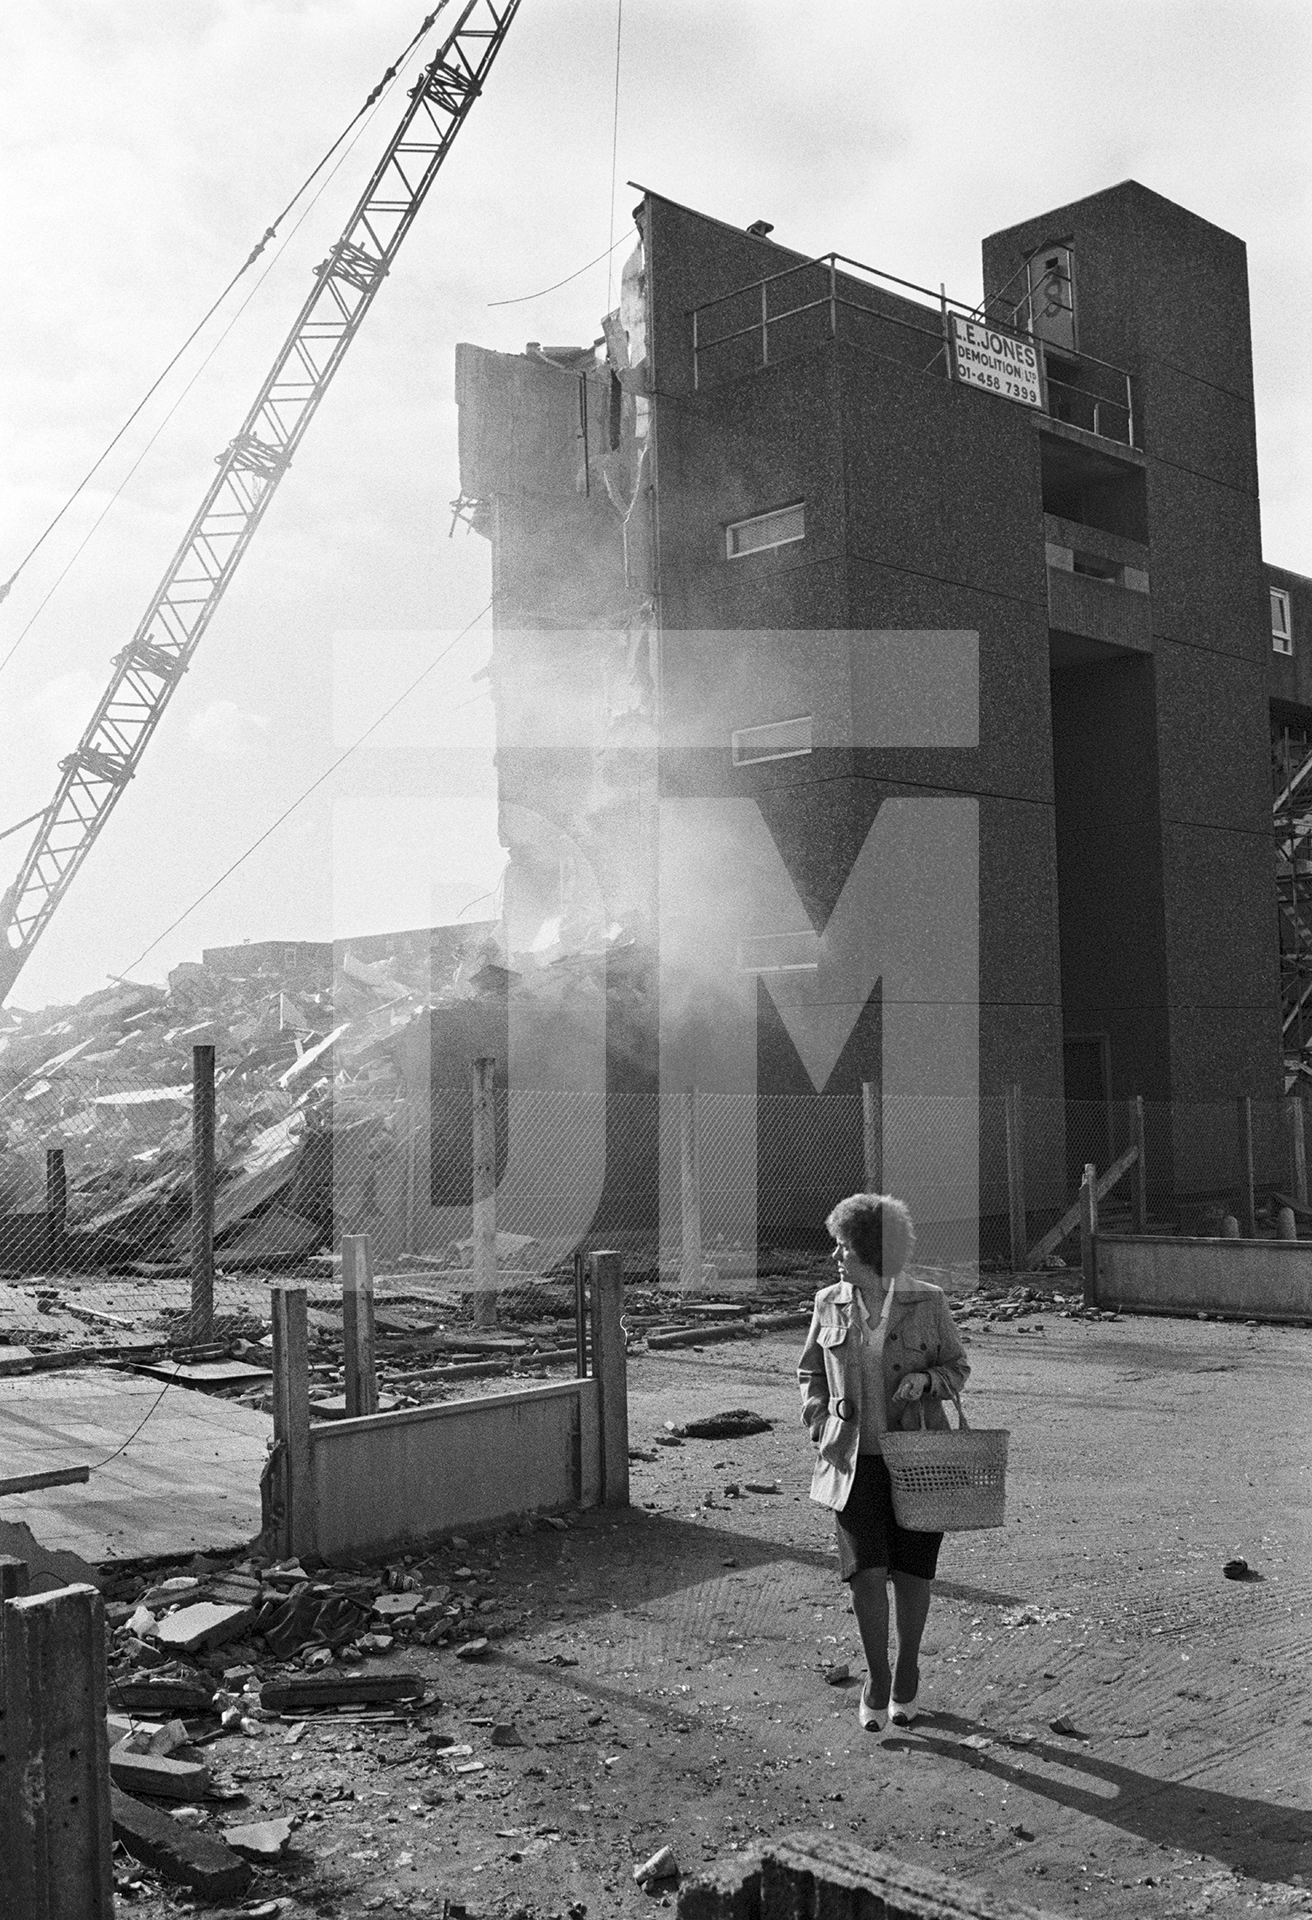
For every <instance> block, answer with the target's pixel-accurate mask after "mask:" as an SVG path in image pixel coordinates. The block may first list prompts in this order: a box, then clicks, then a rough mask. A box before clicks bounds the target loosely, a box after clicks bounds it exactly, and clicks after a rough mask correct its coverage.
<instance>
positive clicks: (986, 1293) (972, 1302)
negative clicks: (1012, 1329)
mask: <svg viewBox="0 0 1312 1920" xmlns="http://www.w3.org/2000/svg"><path fill="white" fill-rule="evenodd" d="M1064 1278H1065V1285H1064V1286H1058V1285H1056V1284H1055V1283H1053V1284H1049V1285H1047V1286H1028V1285H1024V1284H1021V1283H1016V1284H1013V1285H1011V1286H1003V1287H999V1286H997V1285H992V1286H981V1287H980V1288H979V1290H978V1291H977V1292H975V1293H973V1294H968V1295H967V1296H965V1298H963V1299H955V1300H953V1302H952V1317H953V1319H954V1320H955V1321H956V1322H957V1324H958V1325H959V1326H963V1327H969V1326H976V1327H979V1326H992V1325H1000V1324H1003V1323H1005V1322H1007V1321H1010V1320H1024V1319H1029V1318H1033V1317H1034V1316H1035V1315H1037V1314H1055V1315H1056V1316H1058V1317H1059V1318H1060V1319H1063V1320H1114V1319H1117V1318H1118V1317H1119V1316H1118V1315H1117V1314H1115V1313H1110V1312H1107V1311H1106V1310H1104V1309H1102V1308H1099V1307H1086V1306H1085V1305H1084V1304H1083V1300H1082V1298H1081V1294H1080V1288H1081V1285H1082V1282H1081V1278H1080V1274H1079V1272H1078V1270H1077V1271H1076V1272H1074V1273H1072V1274H1070V1275H1069V1276H1064Z"/></svg>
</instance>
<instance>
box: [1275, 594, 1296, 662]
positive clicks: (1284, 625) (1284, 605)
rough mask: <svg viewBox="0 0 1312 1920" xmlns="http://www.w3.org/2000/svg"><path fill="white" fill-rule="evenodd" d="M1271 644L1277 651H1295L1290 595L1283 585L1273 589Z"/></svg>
mask: <svg viewBox="0 0 1312 1920" xmlns="http://www.w3.org/2000/svg"><path fill="white" fill-rule="evenodd" d="M1271 645H1272V647H1273V649H1274V650H1275V652H1276V653H1292V652H1293V651H1294V628H1293V623H1292V621H1291V619H1290V614H1289V595H1288V594H1287V593H1286V592H1285V589H1284V588H1283V587H1272V589H1271Z"/></svg>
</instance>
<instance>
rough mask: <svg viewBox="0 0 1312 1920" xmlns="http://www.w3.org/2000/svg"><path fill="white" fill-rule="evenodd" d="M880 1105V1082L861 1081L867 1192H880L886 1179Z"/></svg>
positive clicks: (862, 1148) (863, 1150) (863, 1157)
mask: <svg viewBox="0 0 1312 1920" xmlns="http://www.w3.org/2000/svg"><path fill="white" fill-rule="evenodd" d="M883 1119H884V1116H883V1112H882V1110H881V1107H880V1097H879V1082H878V1081H877V1080H863V1081H862V1082H861V1158H862V1164H863V1166H864V1168H865V1176H866V1192H867V1193H880V1192H882V1191H883V1181H884V1130H883Z"/></svg>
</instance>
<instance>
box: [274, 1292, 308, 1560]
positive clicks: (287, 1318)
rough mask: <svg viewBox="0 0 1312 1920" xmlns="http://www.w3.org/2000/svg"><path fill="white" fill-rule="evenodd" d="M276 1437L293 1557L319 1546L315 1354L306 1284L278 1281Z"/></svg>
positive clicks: (282, 1538) (281, 1540) (283, 1551)
mask: <svg viewBox="0 0 1312 1920" xmlns="http://www.w3.org/2000/svg"><path fill="white" fill-rule="evenodd" d="M272 1307H273V1438H274V1443H275V1445H276V1446H277V1447H278V1448H279V1450H280V1457H281V1474H280V1479H281V1486H282V1516H281V1524H280V1528H279V1534H278V1555H279V1558H280V1559H288V1558H290V1557H292V1556H294V1555H298V1554H302V1553H309V1552H311V1551H312V1550H313V1547H314V1537H315V1530H314V1487H313V1484H312V1482H311V1478H310V1355H309V1333H308V1320H307V1315H306V1304H305V1288H304V1287H274V1288H273V1290H272Z"/></svg>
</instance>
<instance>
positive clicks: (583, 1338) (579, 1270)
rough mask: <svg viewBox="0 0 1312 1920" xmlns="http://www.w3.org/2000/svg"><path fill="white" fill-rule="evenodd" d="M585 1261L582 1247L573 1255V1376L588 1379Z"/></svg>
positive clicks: (586, 1257)
mask: <svg viewBox="0 0 1312 1920" xmlns="http://www.w3.org/2000/svg"><path fill="white" fill-rule="evenodd" d="M587 1260H588V1256H587V1255H586V1253H584V1251H583V1249H582V1247H579V1248H578V1249H577V1250H576V1252H575V1254H574V1374H575V1378H576V1379H579V1380H586V1379H587V1377H588V1294H587Z"/></svg>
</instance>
